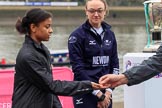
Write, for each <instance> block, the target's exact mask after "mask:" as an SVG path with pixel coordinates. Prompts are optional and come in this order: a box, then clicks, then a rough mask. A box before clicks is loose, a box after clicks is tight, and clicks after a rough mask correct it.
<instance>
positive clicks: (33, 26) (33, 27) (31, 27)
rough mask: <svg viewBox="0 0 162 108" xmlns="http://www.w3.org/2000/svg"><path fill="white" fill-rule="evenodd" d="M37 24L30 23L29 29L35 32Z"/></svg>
mask: <svg viewBox="0 0 162 108" xmlns="http://www.w3.org/2000/svg"><path fill="white" fill-rule="evenodd" d="M36 28H37V26H36V25H35V24H30V30H31V32H33V33H35V32H36Z"/></svg>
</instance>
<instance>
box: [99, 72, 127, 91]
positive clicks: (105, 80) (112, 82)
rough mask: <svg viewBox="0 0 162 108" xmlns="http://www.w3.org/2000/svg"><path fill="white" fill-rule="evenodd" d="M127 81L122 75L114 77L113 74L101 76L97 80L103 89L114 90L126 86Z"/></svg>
mask: <svg viewBox="0 0 162 108" xmlns="http://www.w3.org/2000/svg"><path fill="white" fill-rule="evenodd" d="M127 83H128V79H127V78H126V76H125V75H124V74H120V75H115V74H107V75H104V76H102V77H101V78H100V79H99V84H101V85H103V86H104V87H107V88H108V87H109V88H114V87H117V86H120V85H123V84H127Z"/></svg>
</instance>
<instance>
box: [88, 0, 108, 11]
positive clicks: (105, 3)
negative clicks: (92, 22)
mask: <svg viewBox="0 0 162 108" xmlns="http://www.w3.org/2000/svg"><path fill="white" fill-rule="evenodd" d="M89 1H93V0H86V4H85V8H86V9H87V3H88V2H89ZM100 1H101V2H102V3H103V4H104V6H105V10H108V4H107V2H106V1H105V0H100Z"/></svg>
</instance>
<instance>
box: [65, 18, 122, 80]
mask: <svg viewBox="0 0 162 108" xmlns="http://www.w3.org/2000/svg"><path fill="white" fill-rule="evenodd" d="M102 28H103V35H104V37H103V39H101V36H100V35H99V34H97V33H95V32H93V31H92V30H91V29H92V27H91V25H90V24H89V22H88V21H86V22H85V23H84V24H83V25H81V26H80V27H79V28H77V29H76V30H75V31H74V32H72V33H71V35H70V37H69V40H68V49H69V57H70V62H71V65H72V70H73V72H74V80H77V81H81V80H90V81H94V82H98V80H99V78H100V77H101V76H103V75H105V74H108V73H109V74H118V72H119V60H118V54H117V43H116V39H115V35H114V33H113V32H112V31H111V30H110V28H111V26H110V25H108V24H107V23H105V22H102Z"/></svg>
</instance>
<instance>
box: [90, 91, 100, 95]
mask: <svg viewBox="0 0 162 108" xmlns="http://www.w3.org/2000/svg"><path fill="white" fill-rule="evenodd" d="M98 92H100V90H93V92H92V94H93V95H95V96H96V95H97V93H98Z"/></svg>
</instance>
